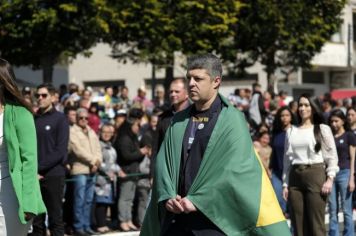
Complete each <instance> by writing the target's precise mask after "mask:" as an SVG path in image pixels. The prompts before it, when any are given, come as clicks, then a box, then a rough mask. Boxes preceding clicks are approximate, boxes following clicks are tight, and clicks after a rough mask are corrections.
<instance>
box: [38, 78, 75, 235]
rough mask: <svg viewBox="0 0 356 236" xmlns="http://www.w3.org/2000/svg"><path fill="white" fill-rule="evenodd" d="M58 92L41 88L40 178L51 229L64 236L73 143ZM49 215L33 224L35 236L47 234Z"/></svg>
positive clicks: (54, 232) (47, 87)
mask: <svg viewBox="0 0 356 236" xmlns="http://www.w3.org/2000/svg"><path fill="white" fill-rule="evenodd" d="M55 92H56V90H55V88H54V87H53V86H52V85H51V84H41V85H39V86H38V87H37V90H36V93H35V97H36V99H37V103H38V107H39V108H38V110H37V112H36V116H35V124H36V131H37V147H38V148H37V150H38V175H39V179H40V186H41V192H42V196H43V200H44V202H45V204H46V207H47V210H48V213H47V214H48V228H49V231H50V232H51V235H53V236H62V235H64V226H63V216H62V207H63V203H62V199H63V193H64V182H65V172H66V170H65V163H66V160H67V149H68V139H69V124H68V120H67V119H66V117H65V115H64V114H63V113H62V112H59V111H57V110H56V108H55V106H54V104H53V101H54V100H55ZM45 221H46V215H45V214H42V215H39V216H37V217H36V218H35V219H34V221H33V233H32V235H33V236H42V235H43V234H44V233H45V232H46V225H45Z"/></svg>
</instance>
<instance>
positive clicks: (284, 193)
mask: <svg viewBox="0 0 356 236" xmlns="http://www.w3.org/2000/svg"><path fill="white" fill-rule="evenodd" d="M282 195H283V199H284V200H285V201H288V188H287V187H283V193H282Z"/></svg>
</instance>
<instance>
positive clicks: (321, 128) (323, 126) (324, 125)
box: [320, 124, 331, 132]
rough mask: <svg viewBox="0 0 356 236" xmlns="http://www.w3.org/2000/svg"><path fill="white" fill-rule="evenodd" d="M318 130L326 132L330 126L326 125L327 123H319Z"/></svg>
mask: <svg viewBox="0 0 356 236" xmlns="http://www.w3.org/2000/svg"><path fill="white" fill-rule="evenodd" d="M320 130H322V131H326V132H328V131H330V132H331V128H330V126H328V125H326V124H320Z"/></svg>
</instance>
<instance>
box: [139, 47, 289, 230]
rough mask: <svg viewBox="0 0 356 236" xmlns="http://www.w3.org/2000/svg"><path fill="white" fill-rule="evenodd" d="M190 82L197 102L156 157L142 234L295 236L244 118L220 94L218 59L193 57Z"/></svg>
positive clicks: (183, 114) (175, 124)
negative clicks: (149, 200)
mask: <svg viewBox="0 0 356 236" xmlns="http://www.w3.org/2000/svg"><path fill="white" fill-rule="evenodd" d="M187 79H188V82H189V97H190V99H191V100H192V101H193V104H192V105H191V106H189V107H188V108H187V109H185V110H183V111H181V112H178V113H177V114H176V115H175V116H174V118H173V120H172V122H171V125H170V127H169V129H168V130H167V133H166V136H165V138H164V141H163V143H162V145H161V148H160V151H159V153H158V155H157V159H156V168H155V177H154V183H153V191H152V200H151V203H150V205H149V208H148V209H147V213H146V216H145V220H144V224H143V227H142V231H141V235H143V236H146V235H149V236H158V235H169V236H175V235H197V236H199V235H204V236H210V235H214V236H215V235H216V236H219V235H261V236H262V235H264V236H265V235H273V236H274V235H278V236H285V235H286V236H288V235H290V231H289V228H288V225H287V223H286V220H285V218H284V216H283V214H282V211H281V209H280V207H279V204H278V201H277V198H276V196H275V194H274V192H273V189H272V185H271V183H270V181H269V179H268V176H267V174H266V172H265V170H264V168H263V166H262V164H261V162H260V160H259V157H258V156H257V155H256V152H255V151H254V149H253V145H252V141H251V136H250V134H249V132H248V128H247V125H246V121H245V118H244V116H243V114H242V113H241V112H240V111H238V110H237V109H236V108H234V107H233V106H232V105H231V104H229V102H227V100H226V99H225V98H224V97H223V96H221V95H220V94H219V93H218V89H219V87H220V84H221V79H222V65H221V62H220V60H219V58H218V57H216V56H214V55H212V54H205V55H197V56H192V57H190V58H189V59H188V72H187Z"/></svg>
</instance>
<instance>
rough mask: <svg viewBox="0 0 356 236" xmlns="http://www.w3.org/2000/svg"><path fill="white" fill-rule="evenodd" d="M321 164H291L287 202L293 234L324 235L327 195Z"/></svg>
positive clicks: (324, 175) (306, 235)
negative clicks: (325, 193)
mask: <svg viewBox="0 0 356 236" xmlns="http://www.w3.org/2000/svg"><path fill="white" fill-rule="evenodd" d="M325 181H326V174H325V167H324V165H323V164H314V165H298V166H292V168H291V171H290V174H289V196H288V198H289V204H290V207H291V208H290V210H291V221H292V226H293V229H294V235H295V236H320V235H326V229H325V223H324V217H325V205H326V200H327V196H325V195H323V194H322V193H321V188H322V186H323V184H324V182H325Z"/></svg>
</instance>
